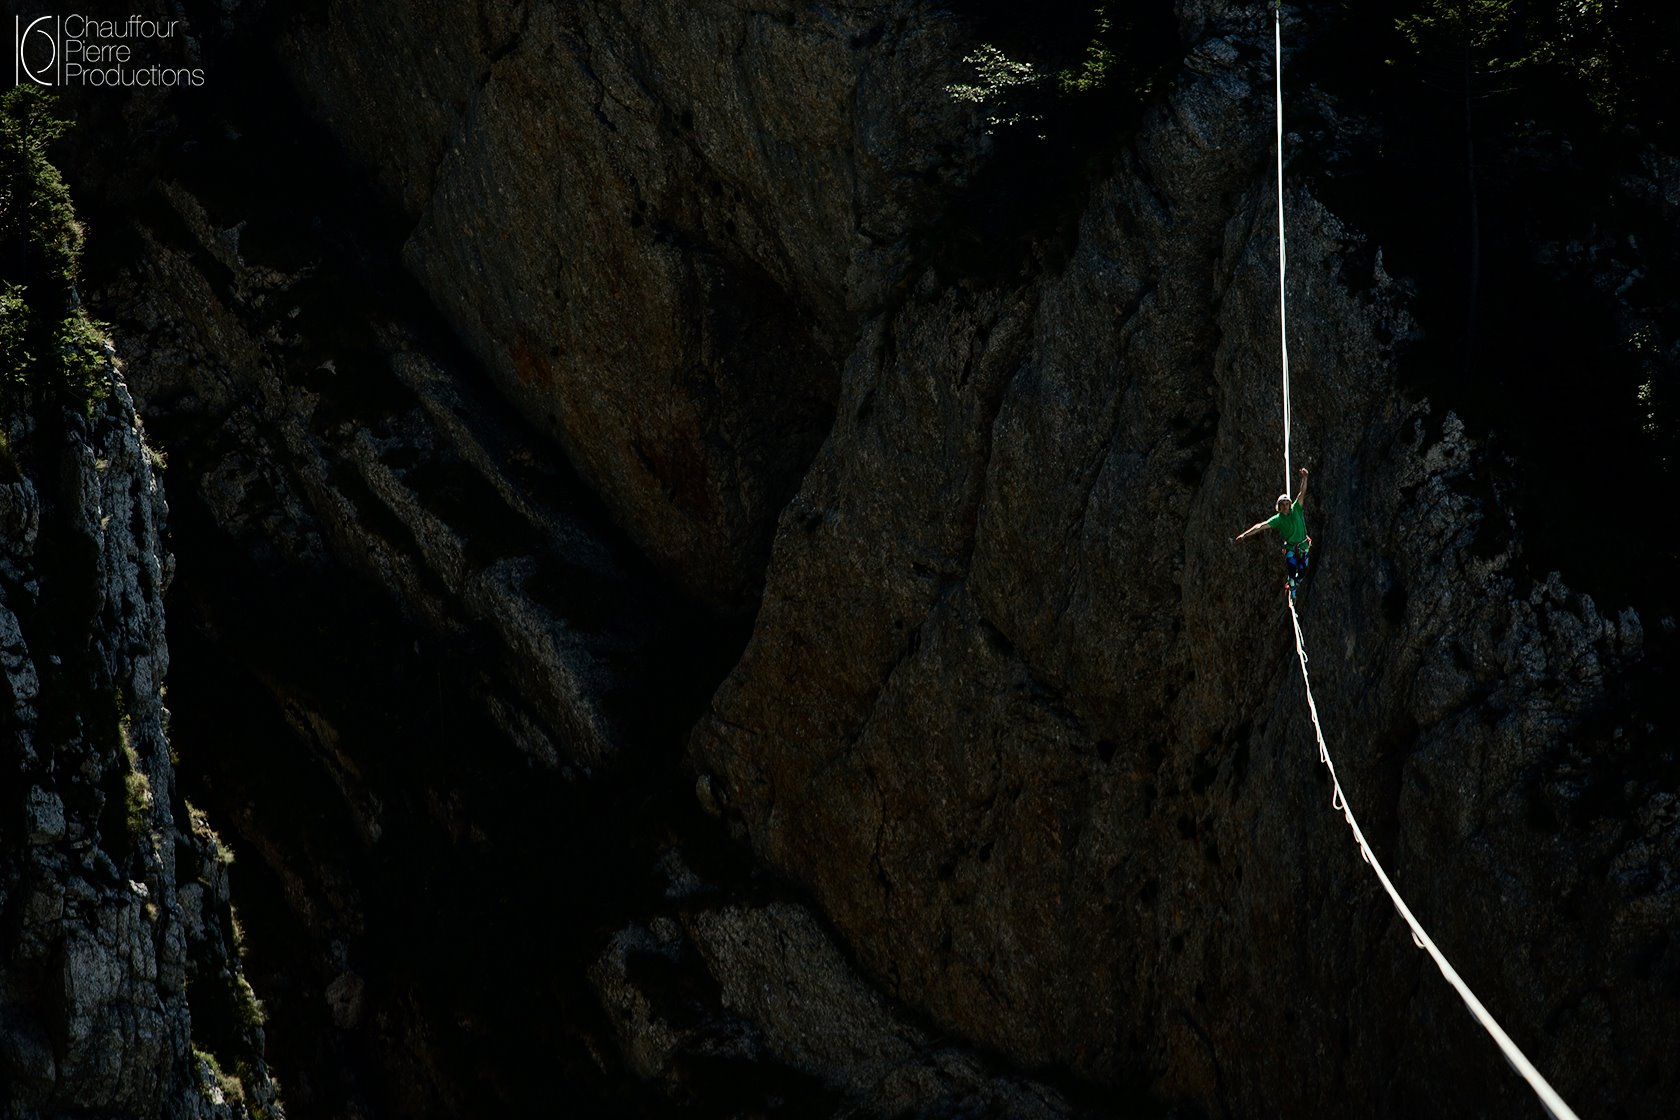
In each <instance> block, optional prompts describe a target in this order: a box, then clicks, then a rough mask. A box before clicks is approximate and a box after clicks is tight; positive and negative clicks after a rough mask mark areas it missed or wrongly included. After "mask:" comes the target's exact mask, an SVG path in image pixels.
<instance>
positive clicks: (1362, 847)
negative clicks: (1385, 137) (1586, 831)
mask: <svg viewBox="0 0 1680 1120" xmlns="http://www.w3.org/2000/svg"><path fill="white" fill-rule="evenodd" d="M1272 12H1273V21H1272V52H1273V54H1272V57H1273V58H1274V60H1275V69H1274V86H1273V96H1274V103H1275V105H1276V107H1277V198H1278V333H1279V337H1280V339H1281V340H1282V350H1283V481H1284V486H1285V487H1287V486H1288V485H1289V483H1290V481H1291V479H1290V474H1289V320H1288V315H1287V313H1286V310H1285V308H1286V305H1285V302H1284V277H1285V274H1286V272H1285V257H1284V236H1283V4H1282V0H1274V3H1273V8H1272ZM1306 492H1307V472H1306V470H1305V469H1304V468H1303V469H1302V471H1301V490H1300V493H1299V495H1298V496H1297V497H1296V498H1295V500H1294V502H1293V503H1291V502H1290V499H1289V494H1288V492H1287V491H1286V492H1285V493H1284V494H1283V496H1282V497H1280V498H1279V499H1278V515H1277V516H1276V517H1272V518H1270V519H1269V520H1267V521H1262V522H1260V523H1259V524H1257V525H1254V526H1253V527H1251V528H1250V529H1248V530H1246V531H1245V532H1244V533H1242V534H1241V535H1239V536H1238V538H1237V539H1238V540H1241V539H1242V538H1243V537H1244V536H1248V535H1250V534H1252V533H1255V532H1258V531H1259V530H1261V529H1263V528H1265V527H1267V526H1268V525H1270V526H1272V527H1274V528H1278V529H1280V531H1282V532H1283V533H1284V538H1285V541H1286V543H1289V542H1295V543H1299V542H1300V541H1302V540H1304V541H1305V542H1307V543H1309V544H1310V542H1311V539H1312V538H1310V537H1307V536H1306V527H1305V524H1304V521H1303V518H1302V516H1301V512H1300V503H1301V500H1302V499H1303V498H1305V497H1306ZM1297 531H1298V533H1299V536H1295V537H1292V536H1291V534H1292V533H1295V532H1297ZM1289 556H1290V562H1289V568H1290V579H1289V582H1288V584H1287V586H1288V589H1289V599H1288V601H1289V621H1290V624H1291V626H1292V627H1293V628H1294V631H1295V656H1296V658H1297V659H1298V660H1299V661H1300V663H1301V684H1302V686H1303V687H1304V688H1305V690H1306V694H1307V714H1308V715H1309V716H1311V717H1312V725H1313V737H1314V738H1315V739H1316V740H1317V741H1318V760H1319V761H1320V762H1322V763H1323V764H1324V768H1325V769H1326V770H1328V771H1329V772H1330V789H1331V795H1330V804H1331V805H1332V806H1333V807H1334V808H1335V809H1338V810H1340V812H1341V814H1342V819H1343V820H1345V821H1346V822H1347V826H1348V828H1350V829H1352V830H1353V840H1354V843H1355V844H1357V845H1358V846H1359V854H1360V855H1361V856H1363V857H1364V859H1365V862H1366V863H1368V864H1370V865H1371V870H1372V871H1374V872H1376V875H1377V880H1378V881H1379V882H1380V883H1382V888H1383V890H1385V891H1387V892H1388V897H1389V899H1390V900H1391V901H1392V902H1393V903H1394V909H1395V911H1396V912H1398V913H1399V915H1400V917H1401V918H1402V919H1403V920H1404V921H1405V923H1406V925H1407V926H1409V927H1410V928H1411V931H1412V942H1413V943H1414V944H1415V945H1417V947H1418V948H1420V949H1422V950H1424V951H1425V952H1426V953H1428V954H1429V955H1430V957H1431V958H1433V959H1434V961H1435V966H1436V967H1437V968H1439V969H1440V970H1441V975H1442V976H1443V977H1445V978H1446V981H1447V983H1449V984H1451V985H1452V986H1453V989H1454V990H1455V991H1457V992H1458V994H1459V997H1460V998H1461V999H1462V1000H1463V1001H1464V1006H1465V1007H1467V1008H1469V1009H1470V1014H1471V1015H1473V1016H1475V1018H1476V1021H1477V1022H1478V1023H1480V1024H1481V1025H1482V1028H1483V1029H1484V1030H1486V1031H1487V1032H1488V1034H1489V1035H1490V1036H1492V1038H1493V1040H1494V1042H1496V1043H1497V1044H1498V1045H1499V1049H1500V1051H1501V1053H1503V1054H1504V1055H1505V1060H1506V1061H1507V1062H1509V1063H1510V1064H1511V1068H1512V1069H1514V1070H1516V1071H1517V1073H1519V1074H1520V1075H1522V1078H1523V1080H1525V1081H1527V1082H1528V1085H1529V1088H1531V1089H1533V1090H1534V1093H1535V1095H1536V1096H1538V1097H1539V1098H1540V1102H1541V1103H1542V1104H1543V1105H1545V1107H1546V1109H1547V1110H1548V1111H1549V1112H1550V1113H1551V1114H1552V1115H1553V1116H1555V1117H1557V1118H1558V1120H1579V1118H1578V1117H1577V1116H1576V1115H1575V1112H1574V1110H1572V1109H1571V1108H1570V1107H1569V1106H1568V1105H1567V1104H1565V1103H1564V1101H1563V1098H1562V1097H1560V1096H1558V1095H1557V1092H1556V1091H1555V1090H1553V1089H1552V1087H1551V1085H1550V1084H1548V1083H1547V1081H1546V1079H1545V1078H1544V1077H1542V1076H1541V1075H1540V1071H1539V1070H1537V1069H1535V1068H1534V1065H1533V1063H1532V1062H1530V1061H1529V1060H1528V1058H1527V1057H1525V1056H1524V1055H1523V1052H1522V1051H1521V1050H1519V1049H1518V1048H1517V1044H1516V1043H1514V1042H1512V1041H1511V1037H1510V1036H1509V1035H1507V1034H1506V1033H1505V1031H1504V1030H1503V1029H1502V1028H1501V1027H1500V1026H1499V1024H1498V1023H1497V1022H1495V1021H1494V1018H1493V1016H1492V1015H1491V1014H1489V1013H1488V1010H1487V1008H1486V1007H1484V1006H1482V1001H1481V1000H1479V999H1477V998H1476V994H1475V993H1474V992H1472V991H1471V990H1470V987H1469V985H1468V984H1466V983H1465V982H1464V980H1463V979H1462V978H1461V977H1460V976H1459V975H1458V970H1457V969H1455V968H1453V966H1452V965H1451V963H1449V962H1448V961H1447V958H1446V957H1445V956H1444V955H1443V954H1442V953H1441V950H1440V949H1439V948H1437V947H1436V945H1435V942H1434V941H1433V940H1431V939H1430V937H1429V934H1427V933H1425V932H1424V929H1423V926H1422V925H1421V924H1419V922H1418V920H1417V918H1416V917H1415V916H1413V914H1412V910H1411V907H1409V906H1407V905H1406V900H1405V899H1403V898H1401V897H1400V892H1399V891H1397V890H1395V888H1394V884H1393V883H1392V882H1391V881H1390V880H1389V878H1388V874H1387V872H1385V871H1384V870H1383V866H1382V864H1381V863H1379V862H1377V857H1376V853H1375V852H1373V851H1371V845H1370V844H1369V843H1367V842H1366V840H1365V834H1364V833H1363V832H1362V831H1360V828H1359V822H1358V821H1357V820H1355V819H1354V816H1353V806H1351V805H1349V804H1348V799H1347V794H1346V793H1344V792H1343V790H1342V784H1341V782H1340V781H1338V780H1337V778H1336V766H1335V763H1333V762H1332V761H1331V760H1330V748H1329V747H1328V746H1326V745H1325V742H1324V728H1323V727H1322V726H1321V725H1320V723H1319V720H1318V705H1317V704H1316V703H1315V702H1314V701H1313V694H1312V678H1311V677H1310V676H1309V675H1308V673H1307V643H1306V638H1305V637H1304V636H1303V635H1302V633H1301V616H1300V615H1299V614H1297V613H1296V611H1295V583H1296V580H1297V579H1298V575H1299V574H1298V572H1297V571H1296V559H1295V555H1294V553H1293V552H1291V553H1290V554H1289ZM1299 559H1300V565H1299V566H1300V568H1301V569H1302V570H1305V568H1306V547H1305V546H1304V545H1303V546H1301V547H1300V558H1299Z"/></svg>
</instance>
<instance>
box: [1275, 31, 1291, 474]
mask: <svg viewBox="0 0 1680 1120" xmlns="http://www.w3.org/2000/svg"><path fill="white" fill-rule="evenodd" d="M1272 11H1273V15H1274V19H1273V20H1272V57H1273V58H1274V59H1276V60H1277V65H1276V66H1274V67H1273V72H1274V74H1275V76H1276V81H1275V87H1274V92H1275V96H1274V97H1273V98H1272V104H1274V105H1276V106H1277V196H1278V340H1279V341H1280V342H1281V343H1282V344H1283V493H1285V494H1290V493H1293V492H1294V490H1295V480H1294V478H1293V476H1291V475H1290V473H1289V316H1288V315H1287V314H1286V312H1285V304H1284V298H1283V278H1284V275H1285V273H1286V271H1287V270H1286V268H1285V267H1284V266H1285V263H1286V262H1285V261H1284V240H1283V5H1282V3H1281V2H1280V3H1277V4H1274V5H1273V7H1272Z"/></svg>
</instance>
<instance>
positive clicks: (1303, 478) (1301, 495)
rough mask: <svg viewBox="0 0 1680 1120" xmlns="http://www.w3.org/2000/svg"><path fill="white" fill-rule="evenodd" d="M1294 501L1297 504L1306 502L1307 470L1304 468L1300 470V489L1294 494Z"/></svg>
mask: <svg viewBox="0 0 1680 1120" xmlns="http://www.w3.org/2000/svg"><path fill="white" fill-rule="evenodd" d="M1295 500H1296V501H1297V502H1304V501H1306V500H1307V468H1306V467H1302V468H1301V489H1300V491H1299V492H1297V493H1296V495H1295Z"/></svg>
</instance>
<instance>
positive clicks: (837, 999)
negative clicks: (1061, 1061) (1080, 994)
mask: <svg viewBox="0 0 1680 1120" xmlns="http://www.w3.org/2000/svg"><path fill="white" fill-rule="evenodd" d="M660 867H661V870H662V872H663V875H664V876H665V878H666V880H667V884H668V885H667V887H666V889H665V892H664V900H663V904H662V906H661V908H660V912H659V913H657V914H656V915H655V916H654V917H652V918H651V919H649V920H648V921H647V922H646V923H645V924H644V923H641V922H638V923H634V924H631V925H628V926H626V927H625V928H623V929H621V930H619V931H618V932H617V933H616V934H614V935H613V938H612V940H611V941H610V942H609V943H608V945H607V947H606V949H605V950H604V951H603V952H602V954H601V956H600V958H599V959H598V960H597V961H596V962H595V963H594V965H593V966H592V967H591V969H590V973H589V976H590V980H591V982H592V984H593V985H594V987H595V989H596V991H597V992H598V993H599V995H600V998H601V1001H602V1004H603V1006H604V1007H605V1008H606V1009H607V1012H608V1014H609V1016H610V1018H611V1020H612V1024H613V1027H614V1032H615V1035H616V1038H617V1042H618V1045H619V1048H620V1051H621V1052H622V1054H623V1057H624V1061H625V1062H626V1064H627V1065H628V1066H629V1068H630V1069H631V1070H633V1071H634V1072H635V1073H636V1074H637V1075H638V1076H639V1077H642V1078H644V1079H646V1080H647V1081H649V1082H652V1083H653V1084H656V1085H659V1086H660V1087H661V1088H662V1089H663V1090H664V1092H665V1094H666V1095H667V1097H668V1098H669V1099H671V1100H672V1101H673V1102H675V1103H679V1104H683V1105H691V1106H692V1105H703V1106H706V1107H711V1108H717V1107H723V1106H728V1107H733V1108H742V1109H745V1108H751V1107H755V1106H756V1107H765V1106H766V1105H769V1106H772V1107H774V1102H775V1100H779V1101H780V1102H781V1106H782V1107H788V1106H796V1107H798V1108H800V1109H801V1110H802V1111H803V1112H805V1113H807V1114H819V1113H822V1114H828V1113H835V1112H844V1111H846V1110H848V1109H850V1110H852V1111H854V1112H858V1113H861V1114H864V1115H870V1116H966V1115H1005V1116H1012V1117H1022V1118H1028V1117H1044V1118H1049V1117H1067V1116H1076V1115H1096V1114H1097V1113H1095V1112H1094V1111H1089V1110H1087V1109H1082V1108H1075V1106H1073V1105H1072V1104H1070V1103H1069V1102H1068V1101H1067V1100H1066V1099H1065V1098H1064V1097H1063V1095H1062V1094H1061V1093H1060V1092H1058V1091H1057V1090H1055V1089H1053V1088H1050V1087H1048V1086H1045V1085H1043V1084H1036V1083H1034V1082H1032V1081H1030V1080H1028V1079H1025V1078H1020V1077H1011V1076H1009V1075H1008V1074H1007V1073H1006V1072H1003V1071H1000V1070H998V1069H997V1068H996V1067H995V1064H994V1063H988V1062H986V1061H984V1060H983V1059H981V1058H980V1057H978V1056H977V1055H976V1054H975V1053H974V1052H973V1051H972V1050H971V1049H968V1048H966V1047H963V1046H961V1045H958V1044H954V1043H951V1042H949V1041H947V1040H944V1039H942V1038H939V1037H937V1036H935V1035H932V1034H930V1033H929V1032H928V1031H927V1030H925V1029H923V1028H922V1027H920V1026H918V1025H916V1024H915V1023H913V1022H911V1021H909V1020H908V1019H907V1018H906V1017H905V1016H904V1014H903V1013H902V1011H900V1010H898V1009H895V1008H894V1007H893V1006H892V1005H891V1004H890V1003H889V1002H888V1001H887V1000H885V999H884V998H883V997H882V996H881V995H880V993H879V992H878V991H876V990H875V989H874V988H873V987H872V986H871V985H870V984H869V983H868V981H867V980H866V979H865V978H864V977H862V976H860V975H859V974H858V973H857V971H856V970H855V968H853V967H852V965H851V964H850V963H849V962H848V961H847V960H846V958H845V956H844V954H843V953H842V951H841V949H840V948H839V947H838V946H837V945H836V944H835V942H834V941H833V939H832V938H831V937H830V935H829V934H828V932H827V931H826V930H824V929H823V928H822V925H821V924H820V923H819V922H818V921H817V920H816V919H815V918H814V917H813V916H812V914H811V913H810V911H809V910H808V909H807V908H806V907H805V906H803V905H801V904H800V903H798V902H797V901H796V900H794V899H791V898H786V897H781V898H778V897H776V896H775V895H774V893H770V892H766V891H765V890H764V889H763V888H762V887H761V888H759V889H758V890H756V891H753V890H748V891H746V892H740V891H729V890H726V889H722V888H720V886H719V885H718V884H716V883H712V882H707V881H706V880H703V879H702V878H700V877H699V875H697V874H696V873H695V872H694V871H693V870H691V869H690V868H689V867H688V866H687V865H686V864H685V863H684V862H683V858H682V855H681V852H680V851H679V850H676V849H671V850H668V851H666V852H665V853H664V854H663V856H662V858H661V861H660ZM761 1094H767V1095H769V1096H770V1097H772V1098H773V1100H770V1101H766V1100H762V1099H758V1100H755V1099H754V1098H755V1097H759V1096H760V1095H761Z"/></svg>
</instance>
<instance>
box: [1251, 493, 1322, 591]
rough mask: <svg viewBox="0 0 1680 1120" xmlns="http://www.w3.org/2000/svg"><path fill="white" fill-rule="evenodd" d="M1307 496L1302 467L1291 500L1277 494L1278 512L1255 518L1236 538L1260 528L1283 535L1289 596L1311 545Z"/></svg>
mask: <svg viewBox="0 0 1680 1120" xmlns="http://www.w3.org/2000/svg"><path fill="white" fill-rule="evenodd" d="M1306 497H1307V468H1305V467H1302V468H1301V489H1300V491H1299V492H1298V493H1297V494H1296V495H1295V500H1294V501H1290V500H1289V495H1288V494H1279V495H1278V500H1277V512H1276V513H1274V514H1273V515H1272V516H1270V517H1268V518H1266V520H1264V521H1256V522H1255V523H1254V524H1253V525H1250V526H1249V527H1248V528H1246V529H1244V530H1243V531H1242V532H1240V533H1238V534H1237V537H1236V539H1237V540H1239V541H1240V540H1242V539H1243V538H1244V537H1252V536H1253V535H1254V534H1255V533H1258V532H1259V531H1260V530H1262V529H1276V530H1277V531H1278V532H1280V533H1282V534H1283V559H1284V563H1285V564H1287V565H1288V567H1289V576H1288V578H1287V579H1285V580H1284V586H1285V587H1287V588H1288V589H1289V597H1290V598H1291V599H1293V598H1294V597H1295V588H1296V586H1297V585H1299V583H1300V581H1301V575H1302V573H1304V572H1305V571H1306V570H1307V552H1308V550H1309V549H1311V548H1312V538H1311V537H1309V536H1307V517H1306V514H1305V513H1304V512H1302V510H1301V503H1302V502H1303V501H1305V500H1306Z"/></svg>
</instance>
